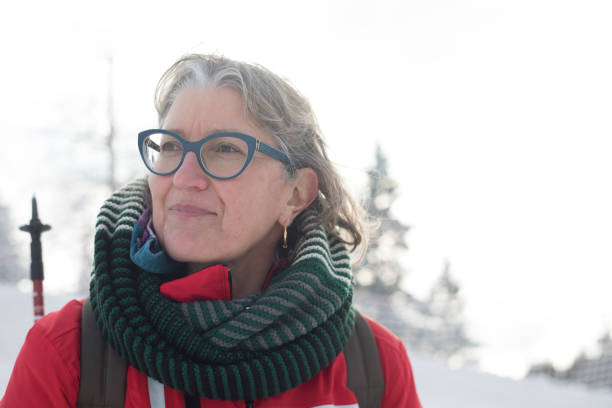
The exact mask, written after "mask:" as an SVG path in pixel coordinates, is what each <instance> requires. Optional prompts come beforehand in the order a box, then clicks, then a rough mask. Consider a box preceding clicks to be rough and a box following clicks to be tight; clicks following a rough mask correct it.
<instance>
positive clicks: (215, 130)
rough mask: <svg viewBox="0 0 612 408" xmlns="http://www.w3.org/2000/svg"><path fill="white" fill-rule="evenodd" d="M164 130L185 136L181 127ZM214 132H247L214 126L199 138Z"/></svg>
mask: <svg viewBox="0 0 612 408" xmlns="http://www.w3.org/2000/svg"><path fill="white" fill-rule="evenodd" d="M166 130H169V131H171V132H174V133H178V134H179V135H181V136H182V137H185V133H186V132H183V130H182V129H176V128H171V129H166ZM215 133H242V134H248V133H244V132H241V131H239V130H238V129H232V128H227V129H220V128H214V129H211V130H210V131H209V132H207V134H206V136H202V137H201V138H200V139H204V138H205V137H207V136H210V135H214V134H215Z"/></svg>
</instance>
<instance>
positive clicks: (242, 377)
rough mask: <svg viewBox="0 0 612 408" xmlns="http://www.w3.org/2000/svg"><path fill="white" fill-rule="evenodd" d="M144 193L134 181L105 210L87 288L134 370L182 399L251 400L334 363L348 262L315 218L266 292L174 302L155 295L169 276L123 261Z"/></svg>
mask: <svg viewBox="0 0 612 408" xmlns="http://www.w3.org/2000/svg"><path fill="white" fill-rule="evenodd" d="M146 189H147V186H146V181H145V180H138V181H136V182H134V183H132V184H129V185H127V186H126V187H124V188H123V189H121V190H119V191H117V192H116V193H114V194H113V195H112V196H111V197H110V198H109V199H108V200H107V201H106V202H105V203H104V205H103V206H102V208H101V210H100V214H99V215H98V220H97V223H96V235H95V251H94V255H95V256H94V271H93V273H92V281H91V287H90V298H91V305H92V308H93V312H94V315H95V316H96V321H97V323H98V326H99V328H100V330H101V332H102V335H103V336H104V337H105V338H106V340H107V341H108V342H109V344H110V345H111V346H112V347H113V348H114V349H115V350H117V352H118V353H119V354H120V355H121V356H122V357H123V358H124V359H125V360H126V361H127V362H128V363H129V364H130V365H132V366H133V367H135V368H137V369H138V370H139V371H142V372H143V373H145V374H146V375H148V376H150V377H152V378H154V379H156V380H158V381H160V382H161V383H163V384H166V385H168V386H170V387H172V388H174V389H177V390H179V391H182V392H185V393H187V394H191V395H195V396H200V397H207V398H213V399H220V400H247V401H248V400H255V399H260V398H265V397H270V396H273V395H276V394H279V393H281V392H283V391H286V390H289V389H291V388H294V387H296V386H298V385H300V384H302V383H303V382H305V381H307V380H308V379H310V378H311V377H312V376H314V375H315V374H316V373H318V372H319V371H321V370H322V369H323V368H325V367H326V366H327V365H328V364H330V363H331V362H332V361H333V360H334V359H335V358H336V356H337V355H338V354H339V353H340V352H341V351H342V348H343V347H344V344H345V343H346V341H347V339H348V336H349V334H350V332H351V330H352V327H353V318H354V312H353V310H352V306H351V301H352V295H353V286H352V274H351V268H350V259H349V255H348V251H347V249H346V246H345V245H344V244H343V243H342V242H340V241H338V240H337V239H333V238H328V236H327V234H326V233H325V232H324V231H323V229H322V228H321V227H320V226H319V225H317V224H316V223H314V222H313V218H314V217H312V216H309V215H306V216H304V217H300V218H301V221H300V222H302V223H303V225H304V231H305V235H304V237H303V239H302V240H301V241H300V242H301V243H300V244H299V247H298V248H296V253H295V256H294V260H293V262H292V264H291V265H290V266H289V267H288V268H287V269H285V270H284V271H283V272H281V273H279V274H278V275H277V276H275V277H274V278H273V279H272V280H271V282H270V284H269V286H268V288H267V289H266V291H265V292H264V293H263V294H255V295H251V296H250V297H248V298H246V299H240V300H228V301H217V300H215V301H197V302H188V303H179V302H175V301H172V300H170V299H168V298H166V297H165V296H163V295H162V294H161V293H160V291H159V287H160V285H161V284H162V283H163V282H164V279H167V278H165V277H164V276H159V275H155V274H152V273H148V272H145V271H143V270H141V269H139V268H138V267H137V266H136V265H135V264H134V263H133V262H132V261H131V260H130V257H129V251H130V239H131V235H132V229H133V225H134V223H135V222H136V220H137V219H138V217H139V216H140V214H142V212H143V211H144V209H145V203H144V196H145V192H146Z"/></svg>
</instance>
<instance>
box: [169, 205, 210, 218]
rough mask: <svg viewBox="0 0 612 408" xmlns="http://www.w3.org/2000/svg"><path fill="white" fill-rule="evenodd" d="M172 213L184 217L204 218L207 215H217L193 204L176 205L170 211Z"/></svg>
mask: <svg viewBox="0 0 612 408" xmlns="http://www.w3.org/2000/svg"><path fill="white" fill-rule="evenodd" d="M168 210H169V211H170V212H171V213H173V214H175V215H179V216H183V217H202V216H205V215H217V214H216V213H215V212H213V211H210V210H207V209H205V208H202V207H198V206H196V205H193V204H174V205H171V206H170V208H169V209H168Z"/></svg>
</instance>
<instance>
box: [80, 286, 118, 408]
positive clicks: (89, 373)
mask: <svg viewBox="0 0 612 408" xmlns="http://www.w3.org/2000/svg"><path fill="white" fill-rule="evenodd" d="M126 376H127V363H126V362H125V361H124V360H123V359H122V358H121V357H120V356H119V354H117V352H116V351H115V350H113V348H112V347H111V346H109V345H108V344H107V343H106V341H104V339H103V338H102V334H101V333H100V329H98V325H97V324H96V318H95V317H94V314H93V310H92V309H91V304H90V302H89V298H87V299H86V300H85V302H84V303H83V311H82V318H81V380H80V383H79V398H78V400H77V407H78V408H123V406H124V401H125V380H126Z"/></svg>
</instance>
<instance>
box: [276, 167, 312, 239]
mask: <svg viewBox="0 0 612 408" xmlns="http://www.w3.org/2000/svg"><path fill="white" fill-rule="evenodd" d="M292 184H293V187H292V191H291V194H290V196H289V200H287V203H286V205H285V208H284V210H283V211H282V213H281V215H280V217H279V220H278V221H279V223H280V224H281V225H283V226H285V227H288V226H289V225H290V224H291V222H292V221H293V220H294V219H295V217H297V216H298V214H299V213H301V212H302V210H304V209H305V208H306V207H308V206H309V205H310V203H312V202H313V201H314V200H315V198H317V194H318V193H319V177H318V176H317V173H316V172H315V171H314V170H313V169H310V168H308V167H305V168H303V169H298V170H297V175H296V179H295V180H294V181H293V183H292Z"/></svg>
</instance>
